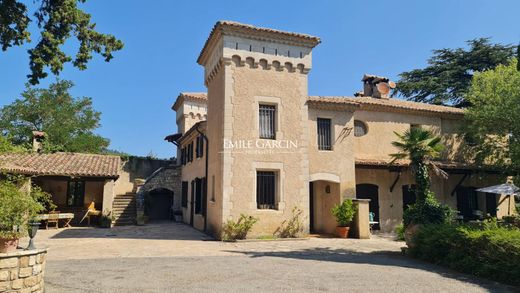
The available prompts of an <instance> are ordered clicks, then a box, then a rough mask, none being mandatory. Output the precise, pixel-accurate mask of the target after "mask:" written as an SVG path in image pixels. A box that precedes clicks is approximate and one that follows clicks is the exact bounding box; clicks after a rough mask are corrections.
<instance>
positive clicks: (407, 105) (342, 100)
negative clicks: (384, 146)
mask: <svg viewBox="0 0 520 293" xmlns="http://www.w3.org/2000/svg"><path fill="white" fill-rule="evenodd" d="M308 101H310V102H313V103H320V102H321V103H331V104H337V105H341V104H350V105H356V104H358V105H359V107H360V110H375V111H377V110H379V111H381V110H382V111H388V110H396V111H412V112H416V111H419V112H428V113H437V114H450V115H464V110H463V109H459V108H455V107H447V106H439V105H431V104H426V103H418V102H410V101H403V100H399V99H377V98H372V97H344V96H310V97H309V98H308Z"/></svg>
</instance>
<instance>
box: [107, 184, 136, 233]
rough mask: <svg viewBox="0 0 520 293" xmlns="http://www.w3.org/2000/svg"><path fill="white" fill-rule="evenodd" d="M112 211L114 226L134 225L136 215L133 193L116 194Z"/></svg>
mask: <svg viewBox="0 0 520 293" xmlns="http://www.w3.org/2000/svg"><path fill="white" fill-rule="evenodd" d="M112 212H113V214H114V222H113V223H114V225H115V226H123V225H134V224H135V218H136V216H137V212H136V200H135V193H131V192H128V193H126V194H123V195H116V196H115V197H114V203H113V204H112Z"/></svg>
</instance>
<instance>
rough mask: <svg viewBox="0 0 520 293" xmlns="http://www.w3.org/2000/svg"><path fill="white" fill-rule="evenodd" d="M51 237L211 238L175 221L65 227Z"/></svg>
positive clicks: (204, 239)
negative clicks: (131, 224)
mask: <svg viewBox="0 0 520 293" xmlns="http://www.w3.org/2000/svg"><path fill="white" fill-rule="evenodd" d="M50 238H51V239H66V238H78V239H80V238H116V239H117V238H121V239H147V240H202V241H208V240H213V238H211V237H209V236H208V235H206V234H204V233H202V232H199V231H197V230H195V229H193V228H192V227H190V226H188V225H186V224H183V223H175V222H157V223H151V224H147V225H145V226H116V227H113V228H111V229H104V228H93V227H73V228H66V229H63V230H61V231H59V232H57V234H56V235H53V236H51V237H50Z"/></svg>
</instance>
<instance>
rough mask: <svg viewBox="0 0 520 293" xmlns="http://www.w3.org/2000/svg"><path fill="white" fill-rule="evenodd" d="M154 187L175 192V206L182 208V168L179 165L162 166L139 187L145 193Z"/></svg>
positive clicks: (178, 208) (176, 208)
mask: <svg viewBox="0 0 520 293" xmlns="http://www.w3.org/2000/svg"><path fill="white" fill-rule="evenodd" d="M154 189H167V190H169V191H172V192H173V207H174V209H175V210H180V209H181V169H180V167H179V166H166V167H161V168H159V169H158V170H157V171H155V172H154V173H153V174H152V175H150V177H148V178H147V179H146V181H145V183H144V184H143V185H142V186H141V188H140V189H139V195H144V194H146V193H148V192H150V191H152V190H154Z"/></svg>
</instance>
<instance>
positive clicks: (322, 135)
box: [317, 118, 332, 151]
mask: <svg viewBox="0 0 520 293" xmlns="http://www.w3.org/2000/svg"><path fill="white" fill-rule="evenodd" d="M317 123H318V149H319V150H324V151H330V150H332V133H331V127H330V125H331V123H330V119H325V118H318V120H317Z"/></svg>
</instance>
